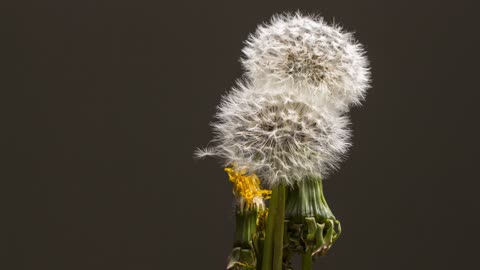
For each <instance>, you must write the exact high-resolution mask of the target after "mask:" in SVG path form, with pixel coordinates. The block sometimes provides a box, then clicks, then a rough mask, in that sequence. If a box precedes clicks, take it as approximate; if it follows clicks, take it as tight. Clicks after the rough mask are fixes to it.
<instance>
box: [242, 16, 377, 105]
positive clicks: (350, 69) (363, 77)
mask: <svg viewBox="0 0 480 270" xmlns="http://www.w3.org/2000/svg"><path fill="white" fill-rule="evenodd" d="M243 53H244V57H243V58H242V60H241V61H242V64H243V66H244V69H245V71H246V75H247V76H248V77H249V78H250V79H251V80H252V81H253V82H254V83H255V84H257V85H264V86H265V87H263V88H262V89H263V90H265V91H270V90H271V89H277V88H279V87H284V88H285V89H291V90H292V89H300V90H301V93H303V94H306V95H309V96H311V98H313V100H314V101H315V103H314V105H315V106H321V107H329V108H333V109H337V110H340V111H347V110H348V108H349V107H350V106H351V105H354V104H360V103H361V101H362V100H363V99H364V97H365V92H366V90H367V88H368V87H369V80H370V79H369V78H370V71H369V68H368V61H367V59H366V57H365V56H364V49H363V47H362V45H361V44H359V43H358V42H356V41H355V39H354V37H353V35H352V34H351V33H348V32H345V31H343V30H342V29H341V27H339V26H337V25H328V24H327V23H326V22H325V21H324V19H323V18H322V17H317V16H303V15H301V14H300V13H296V14H281V15H277V16H274V17H273V18H272V20H271V21H270V23H268V24H265V25H261V26H259V27H258V29H257V30H256V32H255V33H254V34H253V35H251V36H250V37H249V39H248V40H247V41H246V46H245V48H244V49H243Z"/></svg>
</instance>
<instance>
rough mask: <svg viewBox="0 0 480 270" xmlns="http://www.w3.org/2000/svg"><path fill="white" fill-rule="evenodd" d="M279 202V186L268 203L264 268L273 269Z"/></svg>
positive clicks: (266, 269)
mask: <svg viewBox="0 0 480 270" xmlns="http://www.w3.org/2000/svg"><path fill="white" fill-rule="evenodd" d="M277 204H278V187H274V188H273V190H272V197H271V198H270V202H269V205H268V217H267V226H266V227H267V228H266V229H265V241H264V242H263V258H262V270H272V257H273V232H274V225H275V224H274V223H275V214H276V210H277Z"/></svg>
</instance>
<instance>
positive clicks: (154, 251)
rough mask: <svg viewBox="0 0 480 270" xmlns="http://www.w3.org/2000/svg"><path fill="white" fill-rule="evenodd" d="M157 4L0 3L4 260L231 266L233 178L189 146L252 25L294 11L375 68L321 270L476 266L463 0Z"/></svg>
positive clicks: (332, 191) (470, 15)
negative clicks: (338, 229)
mask: <svg viewBox="0 0 480 270" xmlns="http://www.w3.org/2000/svg"><path fill="white" fill-rule="evenodd" d="M161 2H162V1H158V0H157V1H119V0H117V1H86V0H83V1H31V2H30V3H26V2H16V3H15V4H8V3H5V2H2V4H1V11H2V16H1V17H0V18H1V19H0V20H1V21H0V22H1V23H0V25H1V26H0V29H1V45H0V46H1V54H2V57H1V60H0V61H1V66H2V72H1V73H2V79H1V82H0V84H1V86H0V89H1V90H0V91H1V96H2V97H1V102H2V106H1V110H2V112H1V115H2V118H3V120H2V122H1V133H2V140H1V143H2V149H3V150H2V151H1V152H2V155H3V156H4V157H5V160H4V162H2V166H1V167H2V169H1V174H2V177H1V190H2V193H4V195H2V196H1V198H2V201H1V204H2V209H4V210H2V212H1V224H2V227H3V228H2V229H1V234H2V236H1V237H2V240H1V247H2V249H3V248H5V251H2V253H1V256H2V259H1V260H0V268H1V269H6V270H7V269H8V270H14V269H32V270H36V269H48V270H56V269H58V270H60V269H61V270H64V269H68V270H76V269H78V270H85V269H89V270H94V269H102V270H103V269H116V270H123V269H131V270H143V269H224V268H225V265H226V257H227V255H228V253H229V252H230V248H231V241H232V234H233V216H232V207H231V206H232V205H231V201H232V195H231V184H230V183H229V182H228V180H227V178H226V175H225V173H224V172H223V171H222V168H221V167H220V166H219V164H218V162H217V161H215V160H205V161H194V160H193V158H192V153H193V151H194V149H195V148H196V147H199V146H204V145H206V143H207V142H208V141H209V139H210V138H211V131H210V127H209V122H210V121H211V120H212V115H213V114H214V111H215V106H216V105H217V104H218V102H219V100H220V96H221V95H222V94H223V93H224V92H225V91H227V90H228V89H229V88H230V87H231V86H232V85H234V81H235V80H236V79H237V78H238V77H239V76H241V74H242V70H241V66H240V64H239V62H238V59H239V57H240V56H241V49H242V47H243V45H242V42H243V41H244V40H245V39H246V38H247V35H248V33H250V32H252V31H254V30H255V27H256V25H257V24H258V23H261V22H263V21H265V20H267V19H268V18H269V17H270V16H271V15H272V14H273V13H275V12H280V11H294V10H297V9H300V10H302V11H307V12H314V13H321V14H323V15H324V16H325V17H326V19H327V20H328V21H333V20H335V22H339V23H341V24H342V25H344V26H345V28H346V29H347V30H349V31H355V32H356V37H357V38H358V39H359V40H360V41H361V42H362V43H363V44H364V45H365V47H366V49H367V51H368V56H369V58H370V60H371V64H372V72H373V88H372V89H371V90H370V91H369V94H368V97H367V102H366V103H365V106H364V107H362V108H355V109H354V110H353V111H352V112H351V116H352V121H353V129H354V147H353V148H352V150H351V153H350V156H349V158H348V160H347V161H346V162H345V163H344V164H343V166H342V168H341V170H340V171H339V172H337V173H336V174H334V175H333V176H332V177H331V178H330V179H328V181H327V182H326V184H325V185H326V196H327V198H328V200H329V203H330V205H331V207H332V208H333V210H334V212H335V214H336V216H337V217H338V218H339V219H340V220H341V221H342V225H343V228H344V233H343V235H342V237H341V238H340V239H339V241H338V242H337V243H336V244H335V246H334V247H333V249H332V250H331V252H330V253H329V254H328V256H326V257H324V258H322V259H321V260H320V261H319V262H317V263H316V264H315V268H316V269H369V270H370V269H382V270H383V269H390V270H393V269H437V270H438V269H446V270H447V269H474V268H477V267H478V266H477V265H478V251H479V248H478V242H479V240H480V239H479V234H478V230H479V229H478V228H479V226H480V219H479V216H478V214H479V210H480V207H479V203H478V191H479V188H480V185H479V180H480V179H479V177H478V173H477V171H478V169H477V167H478V164H477V163H478V153H479V147H478V146H479V144H478V139H479V128H478V112H477V106H478V100H479V97H480V95H479V84H478V79H479V78H478V77H479V75H478V70H479V64H478V63H479V62H478V53H477V50H478V46H479V42H478V41H479V37H478V20H477V19H475V17H477V15H478V14H477V13H478V12H477V11H478V9H476V7H474V6H473V4H471V3H469V2H467V1H443V2H442V1H380V0H379V1H358V0H355V1H353V0H352V1H339V0H335V1H290V2H287V1H269V2H266V1H261V2H260V1H252V2H247V1H216V2H215V3H214V2H210V1H209V2H206V1H190V2H184V1H173V2H172V3H161ZM230 2H231V3H230ZM234 2H235V3H234ZM471 2H472V3H473V1H471ZM3 264H5V266H3Z"/></svg>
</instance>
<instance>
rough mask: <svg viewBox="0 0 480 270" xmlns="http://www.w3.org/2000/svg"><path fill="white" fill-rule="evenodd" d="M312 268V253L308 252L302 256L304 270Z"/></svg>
mask: <svg viewBox="0 0 480 270" xmlns="http://www.w3.org/2000/svg"><path fill="white" fill-rule="evenodd" d="M312 266H313V260H312V252H310V251H309V250H307V251H305V252H304V253H303V254H302V270H312Z"/></svg>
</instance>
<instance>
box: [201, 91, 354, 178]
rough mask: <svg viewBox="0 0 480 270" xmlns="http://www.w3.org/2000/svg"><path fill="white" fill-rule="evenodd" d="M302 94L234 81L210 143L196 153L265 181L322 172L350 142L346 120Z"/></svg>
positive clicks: (321, 175) (325, 172)
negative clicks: (236, 85)
mask: <svg viewBox="0 0 480 270" xmlns="http://www.w3.org/2000/svg"><path fill="white" fill-rule="evenodd" d="M302 98H303V97H301V96H298V95H293V94H290V93H288V92H279V93H275V92H273V93H270V92H268V91H263V90H262V89H258V87H257V86H256V85H253V84H250V83H246V84H242V83H239V85H238V87H237V88H235V89H233V90H232V91H231V92H230V93H229V94H228V95H226V96H224V97H223V99H222V102H221V104H220V105H219V107H218V111H217V114H216V122H214V123H213V128H214V132H215V138H214V139H213V140H212V142H211V143H212V146H211V147H210V148H207V149H205V150H198V151H197V152H196V155H197V156H198V157H203V156H216V157H218V158H220V159H222V160H223V161H224V165H234V166H235V167H237V168H238V169H244V170H246V171H247V172H248V173H256V174H257V175H258V176H259V177H260V179H261V180H262V182H263V183H264V184H265V185H266V186H268V187H272V186H274V185H276V184H278V183H279V182H282V181H283V182H284V183H287V184H293V183H295V182H296V181H301V180H302V179H304V178H305V177H308V176H316V177H322V178H324V177H325V176H326V175H327V174H328V172H329V171H331V170H332V169H336V168H337V166H338V163H339V162H340V161H341V160H342V158H343V156H344V155H345V154H346V152H347V150H348V148H349V146H350V143H349V139H350V130H349V129H348V124H349V120H348V118H347V117H345V116H342V115H341V114H340V113H338V112H336V111H332V110H324V109H319V108H316V107H314V106H312V105H310V104H309V103H307V102H305V101H304V100H303V99H302Z"/></svg>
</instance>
